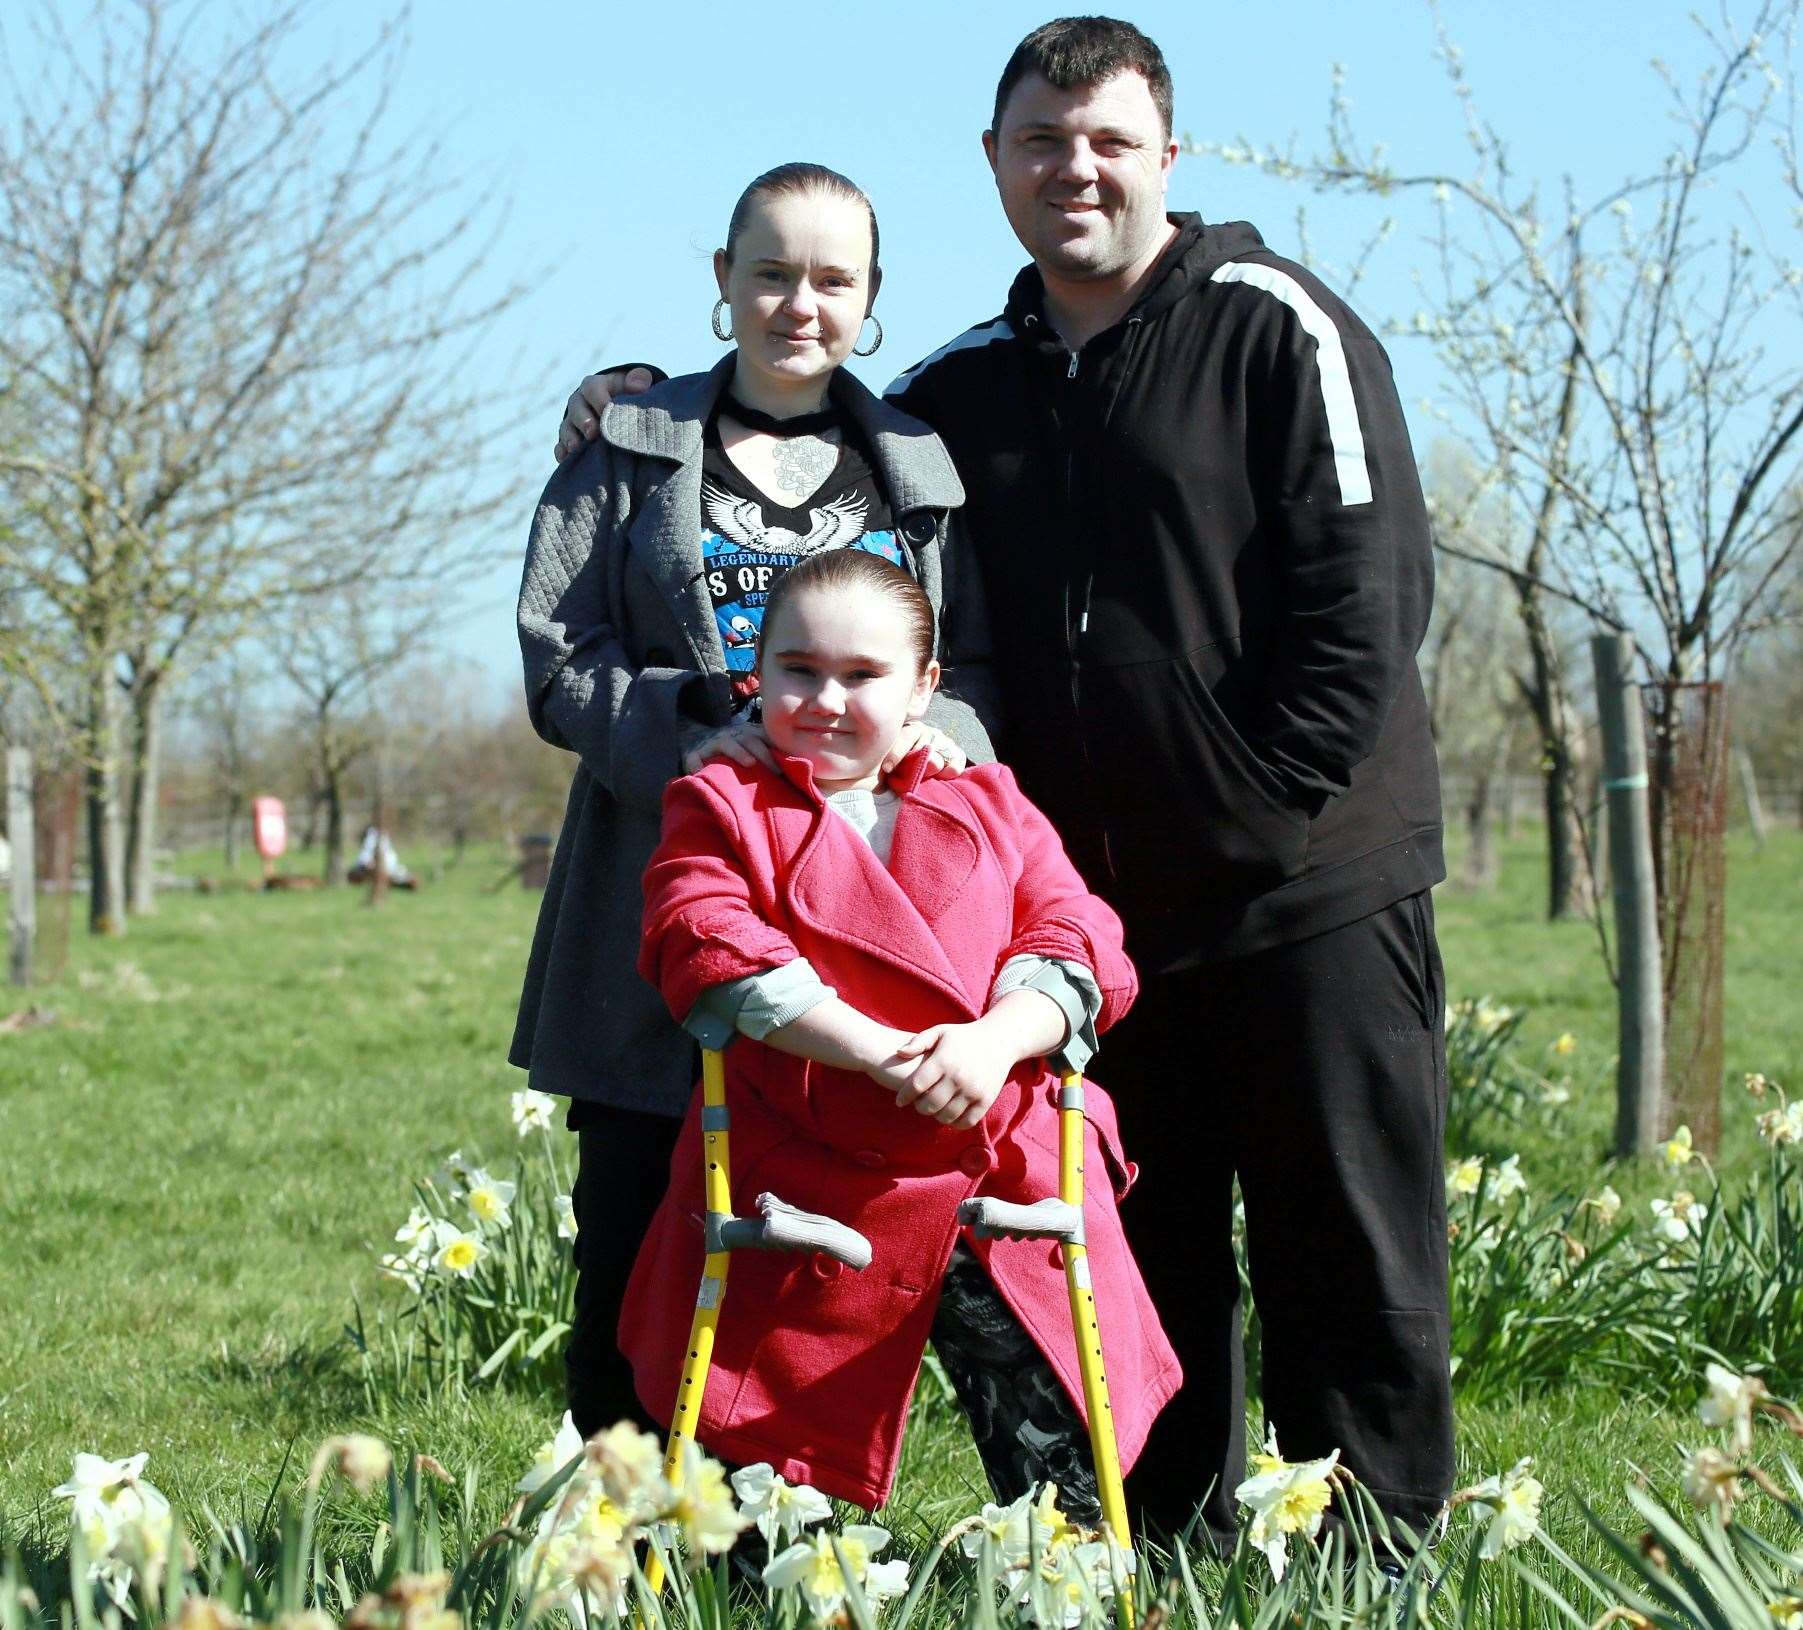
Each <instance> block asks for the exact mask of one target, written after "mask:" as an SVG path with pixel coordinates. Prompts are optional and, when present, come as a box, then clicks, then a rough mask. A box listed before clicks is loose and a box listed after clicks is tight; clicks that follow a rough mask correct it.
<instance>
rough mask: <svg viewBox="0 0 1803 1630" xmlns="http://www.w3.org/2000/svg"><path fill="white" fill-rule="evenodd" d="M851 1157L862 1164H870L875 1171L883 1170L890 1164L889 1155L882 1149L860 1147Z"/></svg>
mask: <svg viewBox="0 0 1803 1630" xmlns="http://www.w3.org/2000/svg"><path fill="white" fill-rule="evenodd" d="M851 1158H852V1159H853V1160H854V1161H855V1162H856V1163H857V1164H858V1165H860V1166H868V1167H869V1168H870V1169H871V1170H872V1171H873V1172H875V1171H881V1170H882V1169H883V1167H885V1166H887V1165H888V1164H889V1157H888V1156H887V1155H886V1154H884V1153H883V1152H882V1150H880V1149H860V1150H858V1151H857V1153H856V1154H854V1155H853V1156H852V1157H851Z"/></svg>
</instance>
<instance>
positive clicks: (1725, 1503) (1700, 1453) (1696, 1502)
mask: <svg viewBox="0 0 1803 1630" xmlns="http://www.w3.org/2000/svg"><path fill="white" fill-rule="evenodd" d="M1683 1454H1684V1498H1685V1499H1687V1500H1688V1501H1690V1503H1691V1504H1692V1505H1693V1506H1695V1507H1696V1508H1697V1510H1699V1511H1711V1512H1713V1513H1714V1514H1715V1520H1716V1521H1717V1522H1719V1523H1721V1524H1722V1525H1723V1526H1724V1527H1725V1526H1726V1525H1727V1524H1729V1523H1730V1522H1732V1521H1733V1520H1734V1502H1735V1501H1736V1500H1738V1499H1739V1498H1740V1468H1739V1466H1737V1465H1736V1464H1735V1463H1734V1462H1733V1461H1732V1460H1730V1459H1729V1458H1728V1457H1727V1456H1726V1455H1725V1454H1723V1453H1722V1452H1721V1450H1720V1449H1698V1450H1695V1451H1694V1452H1693V1451H1691V1450H1689V1449H1686V1450H1684V1451H1683Z"/></svg>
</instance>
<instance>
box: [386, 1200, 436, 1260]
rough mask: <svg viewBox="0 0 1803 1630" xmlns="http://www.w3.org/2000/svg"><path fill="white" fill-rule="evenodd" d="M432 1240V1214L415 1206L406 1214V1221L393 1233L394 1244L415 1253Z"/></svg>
mask: <svg viewBox="0 0 1803 1630" xmlns="http://www.w3.org/2000/svg"><path fill="white" fill-rule="evenodd" d="M431 1238H432V1214H431V1212H429V1211H427V1210H426V1209H425V1208H424V1207H423V1206H415V1207H414V1208H413V1209H412V1210H411V1211H409V1212H408V1213H407V1220H406V1221H405V1222H404V1223H402V1224H401V1226H400V1227H399V1228H397V1229H396V1230H395V1231H394V1242H395V1244H396V1245H399V1246H403V1247H404V1248H405V1249H406V1250H408V1251H415V1250H417V1249H418V1248H419V1247H420V1246H421V1245H424V1244H425V1243H426V1242H427V1241H428V1240H430V1239H431Z"/></svg>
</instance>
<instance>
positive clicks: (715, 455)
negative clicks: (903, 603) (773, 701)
mask: <svg viewBox="0 0 1803 1630" xmlns="http://www.w3.org/2000/svg"><path fill="white" fill-rule="evenodd" d="M846 548H851V549H864V550H868V551H869V552H870V553H871V554H873V555H881V556H882V557H883V559H885V560H888V561H892V562H894V564H896V565H897V566H904V565H905V564H906V561H905V559H904V557H903V555H902V548H901V540H900V539H899V538H897V537H896V535H895V531H894V525H893V522H892V520H891V517H890V514H889V505H888V502H887V500H886V499H885V498H884V497H883V491H882V488H881V487H880V486H879V485H878V484H877V479H876V475H875V473H874V472H873V471H872V470H871V468H870V463H869V461H868V460H867V459H866V458H865V457H864V455H863V453H862V452H861V451H860V450H859V449H858V448H857V447H856V446H854V445H853V444H852V442H851V439H850V437H849V436H847V437H846V438H845V440H844V442H843V444H842V445H841V447H840V449H839V461H838V463H837V464H835V465H834V466H833V473H832V474H831V475H829V476H828V477H827V478H826V480H825V481H823V482H822V483H821V484H820V486H819V488H818V489H817V490H816V491H815V492H814V493H813V495H812V496H811V497H809V498H807V499H805V500H804V501H803V502H802V503H800V504H797V505H796V506H795V507H794V508H787V507H785V506H784V505H782V504H779V503H778V502H777V501H776V500H775V499H773V498H770V497H767V496H766V495H765V494H764V493H762V492H760V491H759V490H758V489H757V488H756V487H754V486H753V485H752V484H751V483H750V482H749V481H748V480H747V479H746V478H745V475H744V473H743V472H742V471H741V470H740V469H739V467H738V466H737V465H736V464H734V463H733V461H732V460H731V459H730V458H728V457H727V456H726V450H725V449H724V448H723V447H722V446H721V445H720V431H719V426H718V424H717V423H715V422H712V421H710V422H709V424H708V427H707V434H706V439H705V441H704V443H703V449H702V455H701V565H702V570H703V573H704V575H705V577H706V581H707V589H708V594H709V596H710V597H711V599H712V600H713V603H714V619H715V621H716V622H717V623H718V625H719V628H720V644H721V647H722V648H723V649H724V650H725V652H726V667H727V670H728V672H729V673H730V674H731V675H732V686H733V693H734V695H735V696H736V697H737V698H738V699H739V701H740V704H741V705H743V704H744V703H745V702H748V701H749V700H750V698H751V697H753V696H755V695H756V694H757V688H758V680H757V674H756V672H755V669H756V667H757V648H758V639H759V637H760V636H761V634H762V633H763V627H764V606H765V604H766V603H767V602H768V600H769V598H770V591H771V589H773V588H774V587H775V586H776V582H777V579H778V578H780V577H781V576H782V575H783V573H784V572H786V571H787V570H788V569H789V568H790V567H791V566H793V565H794V564H795V563H796V562H797V561H798V560H804V559H806V558H807V557H808V556H809V555H816V554H820V553H821V552H823V551H824V550H827V549H846Z"/></svg>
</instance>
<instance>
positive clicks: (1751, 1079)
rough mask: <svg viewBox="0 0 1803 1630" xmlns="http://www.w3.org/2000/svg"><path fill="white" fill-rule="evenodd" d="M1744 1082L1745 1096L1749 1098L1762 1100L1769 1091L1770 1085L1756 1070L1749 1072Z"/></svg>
mask: <svg viewBox="0 0 1803 1630" xmlns="http://www.w3.org/2000/svg"><path fill="white" fill-rule="evenodd" d="M1745 1081H1746V1088H1747V1096H1748V1097H1749V1098H1763V1097H1764V1096H1765V1095H1766V1093H1767V1092H1768V1091H1770V1089H1771V1085H1772V1084H1771V1082H1769V1081H1768V1080H1766V1078H1765V1077H1764V1076H1763V1075H1761V1074H1760V1073H1759V1072H1758V1071H1757V1070H1754V1071H1750V1072H1749V1073H1748V1074H1747V1076H1746V1078H1745Z"/></svg>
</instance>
